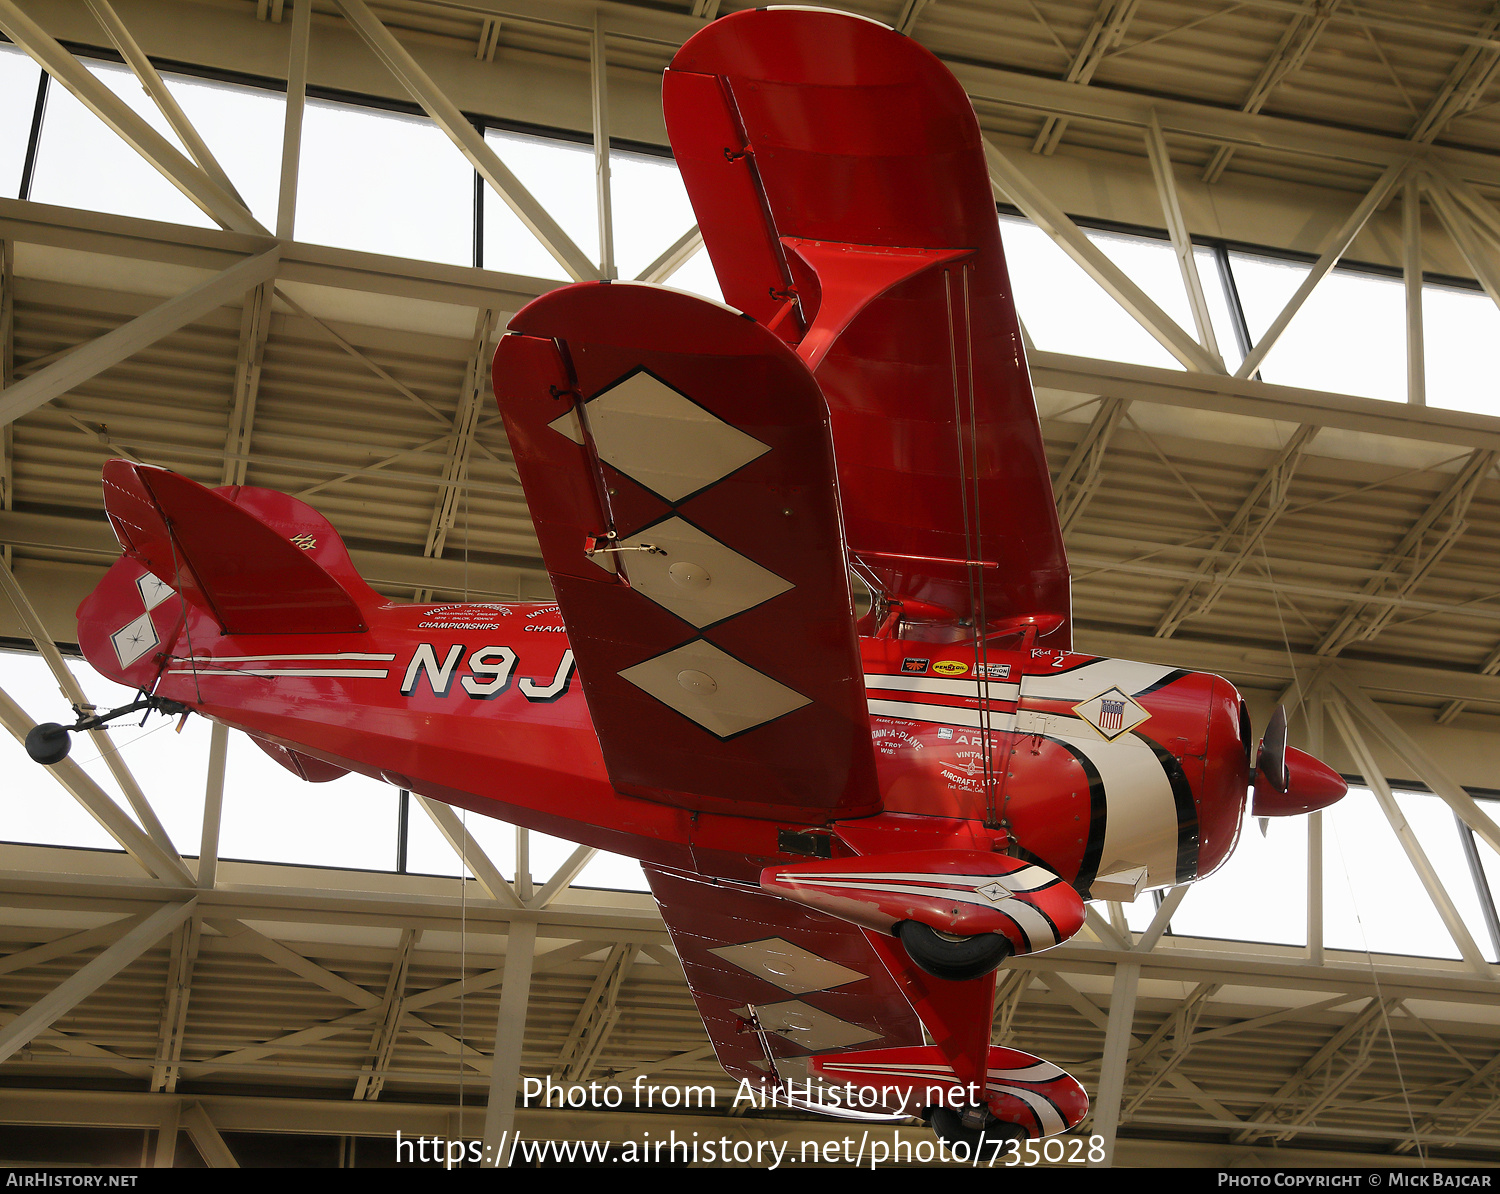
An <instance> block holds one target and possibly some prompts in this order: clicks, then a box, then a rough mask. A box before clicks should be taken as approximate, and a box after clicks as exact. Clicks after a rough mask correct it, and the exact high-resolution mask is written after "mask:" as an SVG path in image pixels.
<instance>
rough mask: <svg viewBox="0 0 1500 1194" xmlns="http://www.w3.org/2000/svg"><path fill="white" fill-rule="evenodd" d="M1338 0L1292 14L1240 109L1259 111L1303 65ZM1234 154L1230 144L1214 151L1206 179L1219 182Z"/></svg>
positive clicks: (1318, 2)
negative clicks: (1273, 93)
mask: <svg viewBox="0 0 1500 1194" xmlns="http://www.w3.org/2000/svg"><path fill="white" fill-rule="evenodd" d="M1339 3H1340V0H1313V3H1312V6H1311V7H1309V8H1307V9H1303V10H1302V11H1300V12H1296V13H1295V14H1294V15H1293V17H1292V19H1291V21H1290V22H1288V24H1287V27H1286V29H1285V30H1284V31H1283V32H1282V35H1281V40H1280V41H1278V42H1277V43H1276V48H1275V49H1274V50H1272V51H1271V57H1270V58H1269V59H1268V60H1267V62H1266V64H1265V66H1264V67H1262V68H1261V72H1260V74H1259V75H1258V76H1257V77H1256V80H1255V82H1254V83H1253V84H1251V86H1250V94H1249V95H1247V96H1246V97H1245V101H1244V103H1243V104H1242V105H1241V107H1240V111H1242V112H1252V113H1253V112H1259V111H1260V110H1261V108H1262V107H1263V106H1264V105H1265V102H1266V101H1267V100H1268V99H1270V98H1271V93H1272V92H1273V91H1275V90H1276V87H1277V85H1278V84H1279V83H1280V82H1281V81H1282V80H1283V79H1284V78H1286V76H1287V75H1289V74H1291V73H1292V72H1293V71H1294V70H1297V69H1298V68H1299V67H1301V65H1302V64H1303V62H1305V61H1306V60H1307V55H1308V53H1309V52H1310V51H1311V50H1312V48H1313V44H1314V43H1315V42H1316V41H1317V40H1318V37H1319V35H1320V34H1321V33H1322V32H1323V30H1324V29H1325V28H1326V27H1327V25H1328V21H1329V18H1330V17H1332V15H1333V12H1334V10H1335V9H1337V8H1338V6H1339ZM1233 153H1234V149H1233V148H1232V147H1230V146H1221V147H1220V148H1219V149H1217V150H1215V152H1214V155H1213V157H1212V158H1210V159H1209V163H1208V165H1207V167H1205V169H1204V171H1203V181H1204V182H1210V183H1211V182H1217V181H1218V178H1219V175H1221V174H1223V173H1224V168H1225V167H1226V166H1227V165H1228V164H1229V159H1230V157H1231V156H1232V155H1233Z"/></svg>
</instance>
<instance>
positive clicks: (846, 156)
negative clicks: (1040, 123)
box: [664, 10, 1070, 646]
mask: <svg viewBox="0 0 1500 1194" xmlns="http://www.w3.org/2000/svg"><path fill="white" fill-rule="evenodd" d="M664 94H665V97H666V117H667V131H668V133H669V135H670V136H671V139H672V148H673V151H674V153H675V154H676V155H677V158H678V162H679V164H680V166H681V168H682V171H683V179H684V181H685V182H686V183H687V185H688V193H689V195H690V197H692V199H693V201H694V210H695V212H696V213H697V215H698V219H699V226H700V227H701V228H702V230H703V235H704V244H705V245H706V247H707V249H708V252H709V254H710V256H711V257H712V258H713V262H714V268H715V271H716V272H717V273H718V275H719V277H720V280H721V283H722V284H723V287H724V296H725V299H726V301H728V302H730V303H732V304H735V305H737V306H743V308H744V309H745V310H747V311H749V312H751V313H752V314H754V315H755V316H756V317H757V318H764V316H763V314H762V312H763V311H764V310H765V303H766V299H767V296H768V295H769V294H770V293H771V292H773V291H774V292H781V293H785V292H786V287H787V280H788V279H789V278H790V279H791V280H792V281H793V282H794V284H795V285H794V290H795V292H796V294H797V295H798V297H801V298H804V299H805V301H804V302H803V303H802V308H803V309H802V312H801V313H800V315H799V318H798V322H799V324H800V325H801V326H803V327H805V326H806V325H807V324H808V323H809V322H812V323H813V324H814V326H815V330H816V324H817V311H818V304H817V292H818V290H819V289H822V290H825V291H828V290H843V289H845V288H849V287H851V286H857V285H859V284H862V285H863V289H864V292H865V296H864V303H863V305H862V306H861V307H860V309H859V310H858V312H857V314H855V315H854V316H853V318H851V319H848V320H847V321H843V320H841V321H839V322H838V323H837V324H835V326H834V327H832V328H830V329H829V330H830V331H832V332H835V333H836V334H835V335H834V336H833V337H832V338H831V341H829V342H824V341H823V340H822V338H821V337H817V336H813V335H810V336H809V340H810V341H813V343H811V344H810V345H809V355H810V356H811V357H813V358H814V363H815V364H816V369H815V372H816V375H817V379H818V382H819V384H820V385H821V386H822V389H823V393H824V395H825V396H826V397H827V399H828V405H829V409H830V411H831V413H832V416H833V432H834V441H835V443H836V444H837V447H838V455H839V484H840V489H841V495H842V501H843V509H844V522H845V529H846V533H847V536H848V542H849V548H850V552H851V554H852V556H853V557H854V558H855V559H856V560H857V561H859V562H860V563H861V564H862V565H863V567H864V568H865V569H867V570H868V573H869V574H870V575H871V576H872V577H873V578H874V579H875V581H876V582H877V583H878V584H879V585H880V586H881V587H882V588H883V589H885V590H886V591H887V593H889V594H890V596H891V597H892V599H893V600H899V601H904V602H905V603H906V604H907V605H908V606H909V609H910V612H912V613H913V614H915V615H916V620H917V621H919V622H936V623H937V624H938V625H939V626H945V625H950V624H951V623H953V622H955V621H958V620H964V619H971V618H973V617H974V616H976V615H977V614H978V613H979V610H978V609H976V608H973V607H975V606H977V605H979V604H982V605H983V607H984V609H983V615H984V618H985V620H986V621H988V622H990V623H992V624H993V623H998V622H1001V621H1004V620H1005V619H1007V618H1011V617H1014V616H1035V615H1041V614H1046V615H1052V617H1051V618H1050V620H1049V625H1050V629H1049V633H1048V635H1047V638H1046V641H1045V643H1044V644H1043V645H1047V646H1056V645H1061V646H1067V645H1068V644H1069V641H1070V630H1069V608H1070V602H1069V595H1068V572H1067V561H1066V559H1065V557H1064V554H1063V547H1062V536H1061V533H1060V531H1059V529H1058V524H1057V513H1056V510H1055V508H1054V506H1053V502H1052V489H1051V482H1050V477H1049V474H1048V471H1047V462H1046V454H1045V451H1044V450H1043V446H1042V437H1041V430H1040V428H1039V426H1038V424H1037V417H1036V407H1035V403H1034V402H1033V399H1032V394H1031V385H1030V381H1029V378H1028V375H1027V372H1026V364H1025V355H1024V350H1023V348H1022V344H1021V337H1020V329H1019V325H1018V323H1017V320H1016V316H1015V310H1014V306H1013V303H1012V301H1011V293H1010V286H1009V281H1008V278H1007V274H1006V269H1005V259H1004V254H1003V252H1002V250H1001V246H1000V230H999V225H998V223H997V221H996V219H995V205H994V200H993V197H992V195H991V192H990V185H989V179H988V175H987V172H986V169H985V164H984V156H983V151H982V143H981V139H980V133H979V126H978V123H977V121H976V120H975V119H974V113H973V109H972V108H971V107H970V105H969V100H968V97H967V96H966V95H965V94H964V91H963V89H962V88H961V87H960V86H959V84H958V82H957V81H956V80H955V79H954V78H953V76H952V75H951V74H950V73H949V72H948V70H947V68H946V67H944V66H943V65H942V64H941V63H940V62H938V60H937V59H936V58H934V57H933V56H932V55H931V54H930V53H929V52H928V51H927V50H925V49H923V48H922V47H921V46H920V45H918V44H917V43H916V42H914V41H912V40H910V39H909V38H905V37H902V36H900V35H899V34H897V33H894V32H893V31H891V30H889V29H886V28H884V27H883V26H880V25H878V24H876V23H874V22H870V21H861V20H857V19H852V18H849V17H847V16H844V15H842V14H838V13H819V12H806V11H801V10H797V11H792V10H787V11H769V12H743V13H735V14H733V15H732V16H729V17H726V18H724V19H723V20H720V21H716V22H714V23H713V24H711V25H709V26H707V27H706V28H704V29H703V30H701V31H700V32H699V33H697V34H695V35H694V36H693V37H692V38H690V39H689V40H688V42H687V43H686V44H685V45H684V46H683V47H682V48H681V49H680V50H679V51H678V52H677V55H676V56H675V57H674V58H673V60H672V67H671V69H670V70H668V72H667V78H666V84H665V87H664ZM689 96H691V98H689ZM705 96H716V97H722V98H720V99H718V100H716V102H715V104H714V105H709V104H707V103H705V102H704V101H703V97H705ZM720 111H728V112H732V113H733V120H732V121H731V119H730V118H728V117H727V116H726V117H720V116H719V115H718V113H719V112H720ZM731 194H732V196H733V198H732V200H731V199H730V198H729V197H730V196H731ZM731 210H732V211H733V212H734V213H735V218H733V219H731V220H725V219H723V218H722V217H723V213H724V212H726V211H731ZM726 223H727V224H728V225H729V227H728V228H727V229H726V228H725V227H724V225H725V224H726ZM777 238H780V239H779V240H778V239H777ZM806 243H812V244H816V245H818V246H819V248H820V254H819V256H817V257H814V256H812V255H811V254H809V253H806V252H804V251H797V250H798V246H799V245H800V244H806ZM789 246H790V248H791V249H792V250H793V251H791V252H789V251H788V247H789ZM837 246H845V248H846V255H845V256H844V257H842V258H837V257H835V254H836V251H837V250H836V247H837ZM903 251H904V252H908V253H914V252H918V251H922V252H926V253H929V254H933V253H937V252H940V251H947V253H949V254H961V256H956V257H954V258H953V259H951V260H949V261H948V262H947V263H946V264H945V265H943V266H941V267H936V266H934V267H929V268H927V269H925V270H923V271H921V272H918V273H916V274H914V275H912V276H910V277H909V278H907V279H906V280H905V281H898V282H896V283H895V284H892V281H891V279H890V274H889V272H888V266H889V258H883V257H882V254H889V253H892V252H897V253H899V252H903ZM860 255H863V256H862V257H861V256H860ZM834 262H837V268H835V269H830V268H829V267H830V265H832V264H833V263H834ZM845 303H847V300H845ZM966 523H967V525H968V527H969V533H968V534H967V535H966V533H965V526H966ZM969 559H979V560H987V561H996V562H1001V563H1003V568H992V569H988V570H985V571H984V573H983V577H982V580H981V583H980V601H978V602H975V601H971V598H970V586H969V582H970V576H969V569H967V568H966V567H965V566H964V565H963V563H962V561H965V560H969ZM940 637H941V634H940Z"/></svg>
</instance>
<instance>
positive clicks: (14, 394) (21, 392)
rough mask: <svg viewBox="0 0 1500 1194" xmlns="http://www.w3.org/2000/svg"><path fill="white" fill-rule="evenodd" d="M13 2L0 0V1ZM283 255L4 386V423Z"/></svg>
mask: <svg viewBox="0 0 1500 1194" xmlns="http://www.w3.org/2000/svg"><path fill="white" fill-rule="evenodd" d="M9 2H10V0H0V6H3V5H5V4H8V3H9ZM280 259H281V250H280V248H279V247H275V248H271V249H268V250H266V251H265V252H264V253H261V254H260V255H259V256H256V257H251V258H249V259H247V260H245V261H241V262H240V263H239V264H238V265H235V266H231V267H230V268H229V269H227V270H225V271H224V272H223V273H220V274H215V275H214V276H213V277H211V278H205V279H204V280H203V281H202V282H199V283H198V284H197V285H196V286H192V287H190V288H188V289H187V290H185V291H183V292H182V293H181V294H179V295H177V296H176V297H175V298H170V299H168V300H167V301H166V302H164V303H162V304H160V305H159V306H156V307H153V308H152V309H151V310H149V311H147V312H145V313H144V314H141V315H137V316H136V317H135V318H134V319H131V320H128V321H127V322H126V323H124V324H122V325H121V326H120V327H117V328H115V330H114V331H112V332H106V333H105V334H104V335H102V336H100V337H99V338H98V339H97V340H91V341H90V342H89V343H87V344H85V345H82V346H81V347H79V348H77V349H76V350H74V351H73V352H70V353H69V354H68V355H67V356H65V357H63V358H62V359H61V360H59V361H54V362H53V363H52V364H50V365H48V366H47V367H46V368H45V369H43V370H41V371H40V372H37V373H33V374H31V375H30V376H29V377H27V378H26V379H25V380H23V381H18V382H16V383H15V384H14V385H12V386H9V387H7V388H6V389H5V390H0V423H10V422H13V421H14V420H16V419H19V418H20V417H21V416H22V415H26V414H30V413H31V412H32V411H34V410H35V409H36V408H37V407H39V406H42V405H44V404H45V403H48V402H51V401H52V399H54V398H57V397H59V396H61V395H63V394H66V393H67V392H68V391H69V390H71V389H73V387H75V386H77V385H81V384H82V383H83V382H85V381H88V380H89V378H91V377H94V376H96V375H97V374H100V373H102V372H104V370H106V369H108V368H109V367H110V366H111V365H115V364H118V363H119V362H120V361H123V360H124V359H125V358H126V357H129V356H131V355H132V354H134V353H137V352H139V351H140V350H141V349H143V348H145V347H146V346H147V345H149V344H154V343H156V341H158V340H160V339H161V338H162V337H163V336H166V335H169V334H170V333H172V332H175V331H177V329H178V328H181V327H184V326H186V325H187V324H189V323H192V322H193V320H195V319H199V318H202V317H203V316H204V315H207V314H208V313H209V312H210V311H212V310H214V309H215V308H216V307H221V306H223V305H224V304H225V303H228V302H231V301H233V300H234V299H237V298H239V297H240V296H241V295H242V294H244V293H245V292H246V291H247V290H249V289H251V288H252V287H255V286H259V285H260V284H261V283H262V282H265V281H267V280H268V279H270V278H272V277H274V276H275V274H276V268H277V265H278V263H279V262H280Z"/></svg>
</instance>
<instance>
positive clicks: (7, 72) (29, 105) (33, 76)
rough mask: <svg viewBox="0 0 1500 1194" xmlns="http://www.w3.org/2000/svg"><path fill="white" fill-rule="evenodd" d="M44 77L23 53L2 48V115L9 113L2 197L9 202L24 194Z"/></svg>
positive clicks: (2, 141)
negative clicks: (39, 82) (33, 119)
mask: <svg viewBox="0 0 1500 1194" xmlns="http://www.w3.org/2000/svg"><path fill="white" fill-rule="evenodd" d="M41 76H42V69H41V67H39V66H37V65H36V63H34V62H32V61H31V59H30V58H28V57H26V55H25V54H23V53H21V51H20V50H16V49H13V48H11V47H10V46H0V112H3V113H4V114H5V115H4V118H3V119H0V196H3V197H4V198H6V199H18V198H20V195H21V171H22V169H23V168H24V167H25V165H26V144H27V142H28V141H29V140H30V137H31V117H32V113H33V112H34V111H35V110H36V88H37V80H38V79H40V78H41Z"/></svg>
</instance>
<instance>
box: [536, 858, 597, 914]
mask: <svg viewBox="0 0 1500 1194" xmlns="http://www.w3.org/2000/svg"><path fill="white" fill-rule="evenodd" d="M598 853H599V851H598V850H596V849H595V848H594V847H593V846H579V847H578V849H576V850H574V851H573V853H571V854H569V855H568V857H567V858H566V859H565V860H564V861H563V863H562V865H561V866H559V867H558V868H557V870H556V871H554V872H553V874H552V878H550V879H548V880H547V882H546V884H545V885H544V886H543V887H542V888H541V889H540V890H539V891H538V892H537V893H536V894H535V895H533V896H532V897H531V898H530V899H529V900H527V901H526V906H527V907H528V908H545V907H547V905H548V904H550V903H552V901H553V900H555V899H556V898H557V897H558V896H559V895H561V894H562V891H563V889H564V888H566V887H567V886H568V885H569V884H571V883H572V882H573V880H574V879H576V878H578V875H579V872H580V871H582V870H583V868H584V867H586V866H588V864H589V863H591V862H592V861H593V860H594V855H596V854H598Z"/></svg>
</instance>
